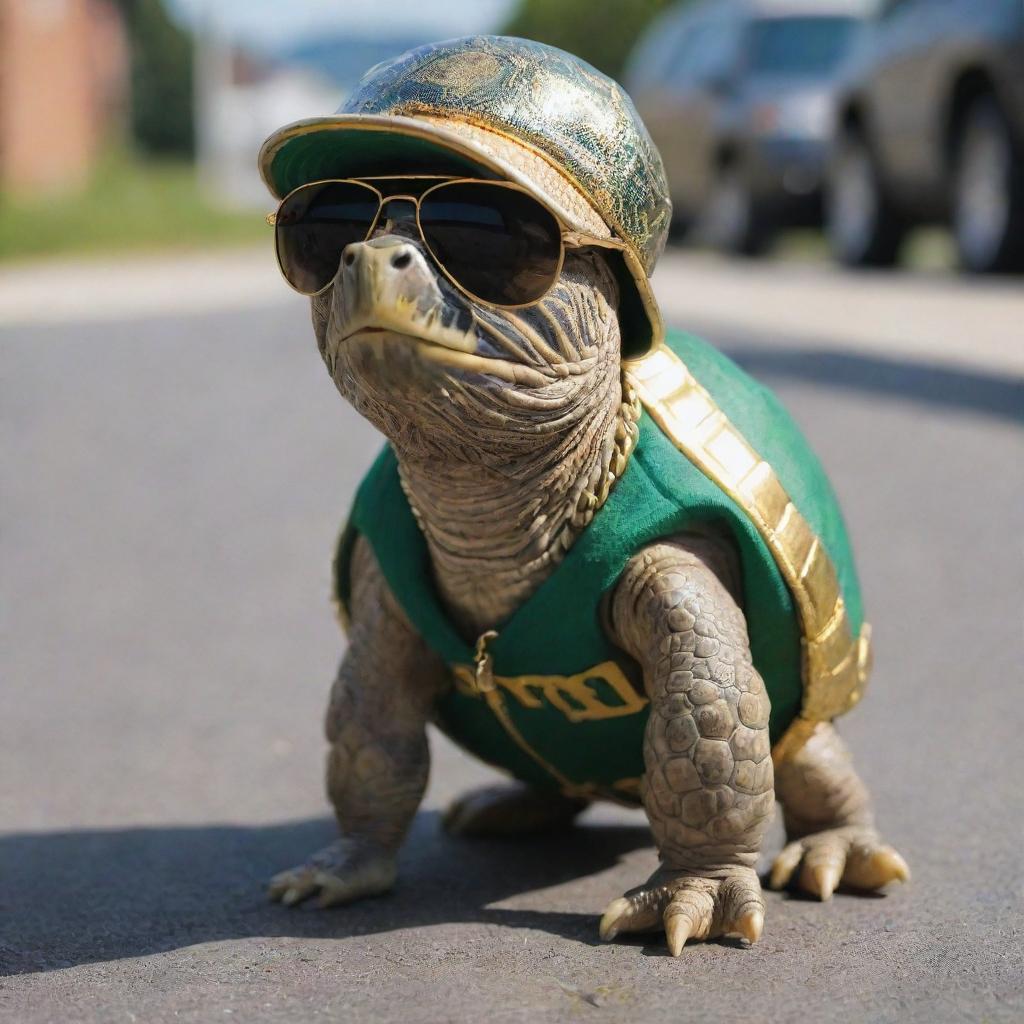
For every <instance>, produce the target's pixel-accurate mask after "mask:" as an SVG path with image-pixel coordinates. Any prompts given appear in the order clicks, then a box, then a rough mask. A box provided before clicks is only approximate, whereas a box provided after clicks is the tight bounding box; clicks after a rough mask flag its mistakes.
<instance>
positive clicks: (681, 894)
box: [601, 867, 764, 956]
mask: <svg viewBox="0 0 1024 1024" xmlns="http://www.w3.org/2000/svg"><path fill="white" fill-rule="evenodd" d="M709 874H711V875H713V876H714V877H709V876H708V875H704V874H695V873H691V872H686V871H672V870H669V869H667V868H660V869H659V870H657V871H655V872H654V874H653V875H651V877H650V878H649V879H648V880H647V881H646V882H645V883H644V884H643V885H641V886H639V887H637V888H636V889H631V890H630V891H629V892H627V893H626V895H625V896H620V897H619V898H618V899H617V900H613V901H612V902H611V903H610V904H609V905H608V908H607V909H606V910H605V912H604V916H603V917H602V918H601V938H602V939H604V940H605V941H606V942H608V941H610V940H611V939H614V938H615V936H616V935H618V934H619V933H621V932H645V931H653V930H656V929H658V928H659V927H664V929H665V938H666V939H667V941H668V950H669V952H670V953H671V954H672V956H679V954H680V953H681V952H682V950H683V946H684V945H685V944H686V941H687V939H713V938H717V937H719V936H727V935H731V936H737V937H739V938H741V939H746V940H747V942H749V943H754V942H757V940H758V939H759V938H760V937H761V929H762V928H763V927H764V900H763V898H762V896H761V883H760V881H758V878H757V874H756V873H755V872H754V871H753V869H751V868H740V867H736V868H729V869H726V870H723V871H722V872H721V873H719V872H710V873H709Z"/></svg>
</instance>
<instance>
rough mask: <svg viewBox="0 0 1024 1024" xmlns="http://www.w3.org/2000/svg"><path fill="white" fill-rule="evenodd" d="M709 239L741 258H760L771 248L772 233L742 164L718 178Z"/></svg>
mask: <svg viewBox="0 0 1024 1024" xmlns="http://www.w3.org/2000/svg"><path fill="white" fill-rule="evenodd" d="M705 235H706V237H707V240H708V241H709V242H710V243H711V245H713V246H714V247H715V248H716V249H721V250H722V251H723V252H728V253H733V254H735V255H737V256H756V255H758V254H759V253H761V252H764V250H765V249H766V248H767V246H768V242H769V241H770V233H769V230H768V225H767V222H766V218H765V215H764V212H763V211H762V210H761V209H759V208H758V204H757V200H756V199H755V198H754V195H753V192H752V190H751V188H750V185H749V184H748V183H747V180H746V176H745V175H744V174H743V169H742V168H741V167H740V166H739V165H738V164H727V165H726V166H725V167H723V168H721V169H720V170H719V171H718V173H717V175H716V177H715V186H714V190H713V191H712V193H711V199H710V201H709V203H708V211H707V216H706V217H705Z"/></svg>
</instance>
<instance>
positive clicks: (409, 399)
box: [313, 236, 622, 640]
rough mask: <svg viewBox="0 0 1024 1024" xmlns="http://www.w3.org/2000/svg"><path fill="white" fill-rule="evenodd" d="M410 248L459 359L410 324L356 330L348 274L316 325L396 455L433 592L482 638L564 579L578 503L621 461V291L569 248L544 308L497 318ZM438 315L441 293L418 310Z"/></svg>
mask: <svg viewBox="0 0 1024 1024" xmlns="http://www.w3.org/2000/svg"><path fill="white" fill-rule="evenodd" d="M389 237H393V236H389ZM407 241H408V244H410V245H413V246H415V247H416V248H417V249H418V250H419V252H420V254H421V255H422V256H423V258H424V260H427V261H428V265H429V267H430V271H429V272H430V275H431V277H432V279H433V280H432V282H431V284H430V286H429V287H430V288H433V289H434V291H436V292H437V293H438V294H439V295H440V304H441V315H440V316H438V317H435V321H434V322H437V321H440V322H442V323H445V324H447V323H448V322H449V321H450V322H451V323H452V324H453V325H455V326H456V327H457V328H458V330H459V331H460V332H463V333H462V335H461V337H462V339H463V340H456V341H454V342H451V344H453V345H455V346H456V348H455V349H451V350H450V349H449V348H448V347H447V344H448V342H447V341H446V342H444V343H442V344H441V345H440V346H438V345H432V344H424V342H423V341H422V339H419V338H417V337H416V336H415V333H414V332H417V331H419V328H416V327H415V326H413V327H410V328H409V332H410V333H409V334H402V333H396V332H393V331H390V330H385V331H381V330H377V329H371V330H370V331H366V330H364V331H362V332H357V333H355V334H352V333H351V325H352V324H353V322H354V320H356V319H358V317H357V315H356V313H355V312H354V309H355V307H356V306H357V305H358V304H359V303H358V302H357V301H356V299H355V298H353V293H355V292H356V291H357V290H358V287H359V286H358V282H354V281H350V280H349V279H347V278H345V277H344V275H342V276H340V277H339V279H338V280H337V281H336V283H335V285H334V287H333V289H332V291H331V292H328V293H327V294H326V295H324V296H321V297H318V298H317V299H314V301H313V322H314V327H315V329H316V333H317V338H318V341H319V344H320V350H321V354H322V355H323V357H324V360H325V362H326V364H327V366H328V369H329V370H330V372H331V375H332V377H333V379H334V381H335V383H336V385H337V387H338V389H339V391H340V392H341V393H342V395H344V397H345V398H347V399H348V400H349V401H350V402H351V403H352V404H353V405H354V406H355V408H356V409H357V410H358V411H359V412H360V413H361V414H362V415H363V416H365V417H366V418H367V419H369V420H370V422H371V423H373V424H374V425H375V426H377V427H378V428H379V429H380V430H381V431H382V432H383V433H384V434H385V435H386V436H387V438H388V439H389V441H390V442H391V444H392V446H393V448H394V450H395V453H396V455H397V457H398V463H399V468H400V472H401V478H402V482H403V486H404V488H405V491H406V495H407V496H408V498H409V500H410V503H411V505H412V506H413V509H414V511H415V513H416V516H417V520H418V522H419V524H420V527H421V529H422V530H423V533H424V535H425V537H426V541H427V546H428V549H429V553H430V559H431V563H432V567H433V572H434V580H435V584H436V586H437V589H438V591H439V594H440V596H441V599H442V601H443V603H444V605H445V606H446V609H447V611H448V612H449V614H450V615H451V617H452V620H453V622H454V624H455V625H456V626H457V627H458V628H459V629H460V631H461V632H462V634H463V635H464V636H465V638H466V639H467V640H471V639H472V638H474V637H475V636H477V635H479V634H480V633H482V632H483V631H484V630H487V629H491V628H493V627H495V626H498V625H500V623H501V622H502V620H504V619H505V618H507V617H508V616H509V615H511V614H512V612H514V611H515V610H516V608H518V607H519V606H520V605H521V604H522V603H523V602H524V601H525V600H526V599H527V598H528V597H529V596H530V595H531V594H532V593H533V592H534V591H535V590H536V589H537V588H538V587H539V586H540V585H541V583H543V582H544V580H545V579H546V578H547V577H548V576H549V575H550V574H551V573H552V572H553V570H554V569H555V567H556V566H557V565H558V563H559V562H560V561H561V559H562V558H563V556H564V555H565V552H566V551H567V550H568V548H569V547H570V546H571V544H572V542H573V541H574V540H575V539H576V537H577V536H578V534H579V532H580V530H581V527H579V526H578V525H574V523H573V518H574V516H576V517H577V519H578V514H577V510H578V509H579V508H580V506H581V502H586V500H587V498H586V494H587V492H589V493H590V494H593V493H594V492H595V491H596V490H597V489H598V488H599V485H600V482H601V481H602V480H603V479H605V475H606V474H607V473H608V470H609V466H610V465H611V464H612V459H613V456H614V454H615V433H616V428H617V427H618V421H619V418H620V415H621V401H622V397H621V375H620V356H619V325H618V319H617V316H616V305H617V286H616V284H615V281H614V278H613V276H612V274H611V272H610V270H609V269H608V266H607V264H606V263H605V262H604V260H603V258H602V257H601V256H600V255H599V254H597V253H594V252H591V251H586V250H584V251H579V252H570V253H567V256H566V261H565V264H564V267H563V271H562V275H561V277H560V280H559V282H558V284H557V286H556V287H555V288H554V289H553V290H552V292H550V293H549V294H548V296H547V297H546V298H545V299H544V300H542V301H541V302H540V303H538V304H536V305H534V306H530V307H525V308H522V309H515V310H494V309H490V308H487V307H484V306H482V305H477V304H474V303H471V302H470V300H468V299H466V298H465V297H463V296H462V295H461V293H459V292H457V291H456V290H455V289H454V288H452V287H451V286H450V285H449V284H448V282H447V280H446V279H444V278H443V276H441V275H440V274H437V273H436V272H435V271H434V269H433V265H432V264H429V260H428V258H427V257H426V255H425V253H424V252H423V251H422V249H421V248H420V247H419V245H418V242H415V241H413V240H411V239H408V240H407ZM346 285H348V288H347V289H346ZM419 287H420V289H421V291H422V288H423V286H419ZM346 290H347V291H348V294H346ZM428 290H429V289H428ZM363 305H365V303H364V304H363ZM437 307H438V295H436V294H434V293H433V292H431V299H430V301H426V300H424V301H423V303H422V305H421V312H422V310H427V314H428V315H434V314H430V313H429V309H430V308H434V309H435V311H436V310H437ZM369 319H370V320H371V321H372V320H373V317H372V316H371V317H370V318H369ZM384 319H385V320H388V318H387V317H385V318H384ZM365 322H366V317H365V316H364V317H363V319H361V320H359V323H361V324H362V323H365ZM388 322H389V323H390V320H388ZM423 333H424V334H427V335H429V336H430V337H435V336H440V335H436V332H435V334H430V332H429V331H426V330H424V331H423ZM346 334H348V337H346ZM444 337H445V338H447V335H445V336H444ZM466 338H468V339H471V345H470V344H468V343H466V341H465V339H466ZM458 350H461V351H458ZM470 350H471V351H470ZM467 352H468V353H469V358H468V359H467V357H466V353H467ZM474 360H475V361H474ZM481 370H483V371H487V370H492V371H493V372H480V371H481ZM509 378H517V379H509Z"/></svg>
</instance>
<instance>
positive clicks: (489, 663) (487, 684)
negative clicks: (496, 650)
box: [473, 629, 498, 693]
mask: <svg viewBox="0 0 1024 1024" xmlns="http://www.w3.org/2000/svg"><path fill="white" fill-rule="evenodd" d="M497 637H498V632H497V630H494V629H489V630H487V632H486V633H481V634H480V636H478V637H477V641H476V650H475V651H474V652H473V662H474V663H475V664H476V671H475V673H474V681H475V683H476V688H477V690H478V691H479V692H480V693H487V692H488V691H490V690H493V689H494V657H493V656H492V655H491V652H490V651H488V650H487V645H488V644H489V643H490V642H491V641H492V640H496V639H497Z"/></svg>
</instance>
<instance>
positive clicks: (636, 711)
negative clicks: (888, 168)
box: [259, 36, 909, 956]
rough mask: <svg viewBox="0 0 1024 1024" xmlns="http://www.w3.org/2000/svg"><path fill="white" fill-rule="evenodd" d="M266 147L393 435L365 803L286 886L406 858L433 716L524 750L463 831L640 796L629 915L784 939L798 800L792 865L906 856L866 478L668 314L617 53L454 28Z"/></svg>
mask: <svg viewBox="0 0 1024 1024" xmlns="http://www.w3.org/2000/svg"><path fill="white" fill-rule="evenodd" d="M259 164H260V169H261V173H262V176H263V178H264V180H265V182H266V184H267V185H268V187H269V188H270V190H271V192H272V193H273V194H274V196H276V197H277V198H278V199H279V200H280V206H279V207H278V210H277V213H276V214H274V215H271V217H270V218H268V219H269V220H271V222H273V223H274V224H275V238H276V240H277V241H276V244H277V250H278V258H279V261H280V262H281V268H282V270H283V271H284V273H285V277H286V278H287V279H288V281H289V283H290V284H292V286H293V287H295V288H297V289H298V290H299V291H302V292H303V293H304V294H307V295H310V296H311V315H312V325H313V332H314V335H315V337H316V340H317V344H318V348H319V352H320V355H321V357H322V359H323V362H324V364H325V366H326V368H327V371H328V374H329V376H330V377H331V379H332V380H333V383H334V385H335V386H336V388H337V390H338V391H339V392H340V394H341V395H342V396H343V397H344V398H345V399H347V400H348V402H350V403H351V405H352V406H353V407H354V408H355V409H356V410H357V411H358V412H359V413H360V414H361V415H362V416H364V417H365V418H366V419H368V420H369V421H370V422H371V423H372V424H373V425H375V426H376V427H377V428H379V430H380V431H381V432H382V433H383V434H384V435H385V437H386V439H387V443H386V445H385V447H384V449H383V451H382V452H381V453H380V455H379V457H378V458H377V460H376V461H375V462H374V464H373V466H372V468H371V469H370V470H369V472H368V473H367V474H366V476H365V478H364V479H363V481H362V483H361V484H360V486H359V489H358V491H357V493H356V496H355V499H354V502H353V505H352V509H351V513H350V516H349V518H348V521H347V524H346V525H345V526H344V528H343V530H342V532H341V536H340V539H339V541H338V544H337V548H336V550H335V556H334V563H333V578H334V592H335V598H336V601H337V604H338V610H339V613H340V616H341V619H342V622H343V624H344V626H345V628H346V629H347V632H348V646H347V650H346V652H345V654H344V657H343V659H342V661H341V665H340V668H339V670H338V674H337V677H336V679H335V681H334V683H333V686H332V689H331V693H330V698H329V705H328V709H327V714H326V736H327V741H328V745H329V746H328V756H327V792H328V795H329V798H330V801H331V802H332V804H333V806H334V810H335V813H336V817H337V820H338V824H339V827H340V835H339V838H338V839H337V840H336V841H335V842H334V843H332V844H331V845H330V846H328V847H327V848H326V849H323V850H320V851H318V852H316V853H314V854H313V855H312V856H311V857H310V858H309V859H308V860H307V861H305V862H304V863H302V864H299V865H297V866H295V867H292V868H289V869H287V870H285V871H282V872H281V873H280V874H278V875H277V876H275V877H274V878H273V879H272V881H271V882H270V885H269V893H270V896H271V897H272V898H273V899H276V900H279V901H281V902H282V903H284V904H289V905H294V904H298V903H300V902H302V901H304V900H307V899H310V898H315V899H316V902H317V903H318V904H319V905H320V906H324V907H327V906H332V905H336V904H345V903H349V902H351V901H353V900H356V899H359V898H362V897H369V896H375V895H379V894H381V893H384V892H386V891H387V890H389V889H391V888H392V886H393V885H394V883H395V880H396V854H397V851H398V849H399V847H400V845H401V844H402V842H403V839H404V837H405V835H406V832H407V830H408V827H409V825H410V822H411V820H412V818H413V816H414V814H415V813H416V810H417V808H418V806H419V804H420V801H421V798H422V796H423V792H424V787H425V785H426V780H427V772H428V763H429V750H428V741H427V726H428V724H429V723H434V724H435V725H436V726H437V727H438V728H440V729H441V730H442V731H443V732H444V733H445V734H447V735H448V736H449V737H450V738H451V739H453V740H454V741H455V742H456V743H457V744H459V745H460V746H462V747H463V748H464V749H466V750H468V751H469V752H470V753H471V754H473V755H474V756H476V757H478V758H480V759H481V760H483V761H485V762H487V763H489V764H491V765H493V766H495V767H497V768H499V769H501V770H502V771H504V772H505V773H506V774H507V775H509V776H511V780H510V781H509V782H508V783H507V784H504V785H500V786H490V787H487V788H485V789H483V790H477V791H474V792H471V793H469V794H467V795H465V796H462V797H460V798H458V799H457V800H456V801H455V802H454V803H453V804H452V805H451V807H450V808H449V809H448V811H447V813H446V815H445V819H444V820H445V827H446V828H447V829H448V830H449V832H451V833H453V834H454V835H457V836H462V837H472V836H493V835H503V836H513V835H519V834H527V833H530V832H535V831H539V830H544V829H552V828H558V827H562V826H566V825H568V824H570V823H571V822H573V821H574V819H575V818H576V817H577V815H579V814H580V813H581V812H582V811H583V810H584V809H585V808H586V807H588V806H589V805H590V804H591V803H593V802H595V801H600V800H614V801H617V802H619V803H623V804H626V805H629V806H640V807H642V808H643V809H644V811H645V812H646V816H647V819H648V822H649V824H650V829H651V833H652V837H653V840H654V843H655V844H656V846H657V850H658V855H659V867H658V868H657V870H656V871H655V872H654V874H653V875H652V876H651V877H650V878H648V879H646V880H645V881H641V882H640V883H639V884H638V885H637V886H636V887H635V888H633V889H631V890H630V891H628V892H626V893H624V894H622V895H618V896H616V897H615V898H614V899H612V900H611V901H610V902H609V904H608V906H607V907H606V909H605V911H604V914H603V916H602V917H601V919H600V924H599V934H600V936H601V938H603V939H605V940H612V939H614V938H615V937H616V936H617V935H620V934H624V933H630V932H637V931H663V933H664V936H665V940H666V942H667V945H668V948H669V952H670V953H671V954H672V955H673V956H679V955H680V953H681V951H682V950H683V948H684V946H685V944H686V943H687V942H688V941H698V940H705V939H712V938H718V937H736V938H738V939H740V940H741V943H740V944H741V945H745V944H749V943H754V942H756V941H757V940H758V938H759V937H760V935H761V933H762V929H763V926H764V913H765V903H764V898H763V894H762V885H761V879H760V878H759V876H758V874H757V872H756V864H757V861H758V857H759V853H760V848H761V844H762V840H763V837H764V834H765V829H766V826H767V824H768V822H769V821H770V819H771V817H772V815H773V813H774V808H775V804H776V801H779V802H781V804H782V808H783V813H784V822H785V827H786V833H787V842H786V845H785V847H784V848H783V850H782V852H781V853H780V854H779V856H778V857H777V858H776V859H775V861H774V864H773V866H772V868H771V872H770V879H769V884H770V885H771V886H773V887H782V886H786V885H791V886H793V887H795V888H796V889H798V890H802V891H804V892H806V893H808V894H811V895H812V896H815V897H817V898H819V899H820V900H828V899H829V898H830V897H831V895H832V893H833V892H834V891H835V889H836V888H837V886H838V885H839V884H843V885H844V886H847V887H849V888H851V889H854V890H875V889H878V888H881V887H882V886H884V885H886V884H887V883H889V882H893V881H902V880H906V879H907V878H909V869H908V867H907V863H906V861H905V860H904V859H903V857H902V856H901V855H900V854H899V853H898V852H897V851H896V850H895V849H894V848H893V847H891V846H890V845H888V844H887V843H885V842H884V841H883V839H882V838H881V837H880V835H879V833H878V831H877V829H876V826H875V822H874V818H873V812H872V808H871V801H870V797H869V794H868V792H867V789H866V787H865V786H864V784H863V783H862V781H861V780H860V778H859V777H858V775H857V773H856V771H855V769H854V767H853V763H852V760H851V757H850V754H849V752H848V750H847V748H846V747H845V745H844V744H843V742H842V741H841V739H840V738H839V735H838V732H837V730H836V728H835V726H834V725H833V720H834V719H835V718H836V717H838V716H839V715H841V714H842V713H844V712H845V711H847V710H848V709H849V708H851V707H852V706H853V705H854V704H855V703H856V702H857V701H858V700H859V698H860V696H861V694H862V693H863V690H864V687H865V685H866V682H867V679H868V675H869V671H870V667H871V642H870V629H869V627H868V625H867V623H866V621H865V618H864V611H863V603H862V599H861V593H860V587H859V583H858V578H857V572H856V567H855V563H854V558H853V554H852V551H851V546H850V541H849V537H848V534H847V529H846V526H845V524H844V521H843V517H842V513H841V510H840V508H839V504H838V501H837V499H836V497H835V494H834V492H833V490H832V487H831V486H830V483H829V481H828V478H827V476H826V474H825V472H824V470H823V469H822V466H821V464H820V462H819V461H818V459H817V458H816V457H815V455H814V454H813V451H812V449H811V447H810V445H809V443H808V442H807V440H806V438H805V437H804V435H803V434H802V433H801V431H800V430H799V429H798V428H797V426H796V425H795V424H794V422H793V420H792V418H791V417H790V416H789V414H788V413H787V412H786V411H785V409H784V408H783V407H782V405H781V404H780V403H779V401H778V399H777V398H776V397H775V396H774V395H773V394H772V393H771V392H770V391H768V390H767V389H766V388H765V387H764V386H762V385H761V384H759V383H758V382H756V381H754V380H753V379H752V378H750V377H749V376H747V375H746V374H745V373H744V372H743V371H742V370H740V369H739V368H738V367H737V366H736V365H735V364H734V363H733V362H731V361H730V360H729V359H728V358H726V357H725V356H724V355H723V354H721V353H720V352H718V351H717V350H716V349H715V348H714V347H713V346H712V345H710V344H709V343H707V342H705V341H703V340H701V339H699V338H697V337H694V336H692V335H689V334H685V333H682V332H679V331H668V332H666V330H665V328H664V325H663V323H662V319H661V316H660V313H659V310H658V306H657V302H656V300H655V298H654V295H653V292H652V290H651V285H650V275H651V273H652V271H653V269H654V266H655V264H656V263H657V260H658V258H659V256H660V254H661V252H662V250H663V248H664V245H665V240H666V235H667V232H668V227H669V222H670V218H671V204H670V201H669V198H668V189H667V184H666V180H665V173H664V168H663V165H662V162H661V158H660V156H659V154H658V152H657V150H656V149H655V147H654V145H653V143H652V141H651V139H650V136H649V135H648V133H647V131H646V129H645V127H644V125H643V123H642V122H641V120H640V118H639V116H638V115H637V113H636V111H635V109H634V107H633V105H632V103H631V102H630V100H629V98H628V96H627V95H626V94H625V92H624V91H623V90H622V89H621V87H620V86H619V85H618V84H617V83H616V82H614V81H613V80H612V79H611V78H609V77H607V76H605V75H604V74H602V73H601V72H599V71H597V70H596V69H594V68H593V67H591V66H590V65H589V64H587V63H585V62H584V61H582V60H580V59H578V58H577V57H575V56H573V55H571V54H568V53H566V52H564V51H561V50H558V49H556V48H554V47H551V46H547V45H544V44H541V43H538V42H534V41H530V40H524V39H515V38H510V37H501V36H469V37H464V38H459V39H454V40H448V41H445V42H440V43H432V44H429V45H427V46H423V47H419V48H416V49H413V50H410V51H408V52H407V53H404V54H402V55H400V56H398V57H396V58H394V59H393V60H390V61H386V62H384V63H382V64H379V65H377V66H375V67H374V68H372V69H370V70H369V71H368V72H367V73H366V75H365V76H364V77H363V79H362V80H361V82H360V83H359V85H358V87H357V88H356V89H355V91H354V92H353V93H352V94H351V95H350V96H349V98H348V99H347V100H346V102H345V103H344V105H343V106H342V107H341V108H340V110H339V111H338V112H337V113H335V114H334V115H329V116H324V117H317V118H311V119H307V120H303V121H299V122H295V123H292V124H289V125H286V126H284V127H283V128H281V129H279V130H278V131H277V132H275V133H274V134H273V135H271V136H270V137H269V138H268V139H267V141H266V142H265V143H264V145H263V147H262V149H261V151H260V158H259ZM460 204H461V205H460ZM467 210H468V211H470V212H468V213H467V212H466V211H467ZM453 211H454V212H453ZM492 215H493V217H494V218H495V221H494V222H495V223H496V224H500V231H497V232H494V231H492V233H491V234H488V235H486V237H485V235H484V231H485V229H484V228H483V227H481V226H480V225H481V224H482V223H484V222H486V223H487V224H490V223H491V220H490V218H492ZM474 217H476V218H477V221H479V223H477V222H474V221H473V218H474ZM325 224H326V227H325ZM491 227H493V225H491ZM486 230H491V228H487V229H486ZM446 232H448V233H447V234H446ZM545 246H546V248H545ZM556 250H557V251H556Z"/></svg>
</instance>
